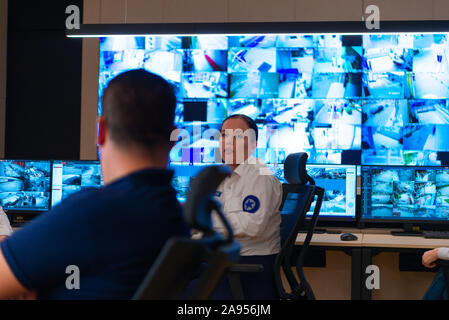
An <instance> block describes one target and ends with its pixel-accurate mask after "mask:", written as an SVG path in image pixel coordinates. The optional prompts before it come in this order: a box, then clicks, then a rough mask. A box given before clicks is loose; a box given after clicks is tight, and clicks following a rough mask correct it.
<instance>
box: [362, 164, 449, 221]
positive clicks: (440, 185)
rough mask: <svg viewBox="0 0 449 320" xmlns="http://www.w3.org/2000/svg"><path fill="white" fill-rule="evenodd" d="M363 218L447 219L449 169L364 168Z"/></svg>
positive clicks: (448, 213) (448, 217) (448, 212)
mask: <svg viewBox="0 0 449 320" xmlns="http://www.w3.org/2000/svg"><path fill="white" fill-rule="evenodd" d="M362 219H368V220H375V219H382V220H435V221H447V220H449V168H447V167H440V168H434V167H414V168H410V167H376V166H374V167H363V168H362Z"/></svg>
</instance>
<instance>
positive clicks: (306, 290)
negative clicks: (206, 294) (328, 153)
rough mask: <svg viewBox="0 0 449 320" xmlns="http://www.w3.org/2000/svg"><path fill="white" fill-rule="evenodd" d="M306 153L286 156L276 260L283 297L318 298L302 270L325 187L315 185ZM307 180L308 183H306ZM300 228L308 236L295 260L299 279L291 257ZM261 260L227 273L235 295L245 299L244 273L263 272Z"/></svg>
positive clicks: (279, 291) (242, 265)
mask: <svg viewBox="0 0 449 320" xmlns="http://www.w3.org/2000/svg"><path fill="white" fill-rule="evenodd" d="M307 158H308V155H307V153H303V152H302V153H294V154H291V155H289V156H288V157H287V159H286V160H285V163H284V176H285V179H286V180H287V182H288V183H284V184H283V185H282V189H283V199H282V204H281V208H280V209H281V212H282V213H283V214H282V215H281V217H282V220H281V251H280V252H279V254H278V255H277V257H276V260H275V263H274V277H275V284H276V288H277V291H278V294H279V297H280V298H281V299H291V300H299V299H310V300H312V299H315V296H314V294H313V291H312V288H311V287H310V285H309V283H308V282H307V280H306V277H305V275H304V271H303V269H302V268H303V264H304V257H305V255H306V253H307V249H308V247H309V244H310V240H311V239H312V236H313V232H314V230H315V226H316V223H317V221H318V215H319V213H320V209H321V203H322V201H323V196H324V189H323V188H320V187H317V186H315V182H314V181H313V179H312V178H311V177H310V176H309V175H308V174H307V170H306V163H307ZM307 183H309V184H308V185H307ZM315 196H317V197H318V199H317V202H316V205H315V209H314V213H313V216H312V218H307V217H306V214H307V212H308V211H309V210H310V206H311V204H312V203H313V201H314V199H315ZM300 230H307V235H306V239H305V241H304V244H303V245H302V247H301V250H300V253H299V256H298V259H297V261H296V265H295V267H296V270H297V272H298V276H299V279H300V283H298V281H297V280H296V277H295V275H294V274H293V272H292V271H291V267H292V266H291V260H292V257H293V248H294V246H295V241H296V237H297V235H298V232H299V231H300ZM281 267H282V269H283V270H284V273H285V275H286V278H287V281H288V283H289V285H290V288H291V290H292V293H290V294H289V293H287V292H286V290H285V289H284V286H283V284H282V281H281V273H280V272H281ZM262 271H263V266H262V265H260V264H236V265H232V266H231V267H230V268H229V270H228V272H227V277H228V281H229V285H230V287H231V292H232V296H233V298H234V299H244V295H243V288H242V285H241V280H240V276H241V275H243V274H245V273H253V272H262Z"/></svg>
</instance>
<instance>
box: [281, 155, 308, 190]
mask: <svg viewBox="0 0 449 320" xmlns="http://www.w3.org/2000/svg"><path fill="white" fill-rule="evenodd" d="M308 158H309V156H308V154H307V153H305V152H298V153H292V154H289V155H288V157H287V159H285V162H284V177H285V180H287V182H288V183H290V184H306V183H307V182H308V175H307V170H306V163H307V159H308Z"/></svg>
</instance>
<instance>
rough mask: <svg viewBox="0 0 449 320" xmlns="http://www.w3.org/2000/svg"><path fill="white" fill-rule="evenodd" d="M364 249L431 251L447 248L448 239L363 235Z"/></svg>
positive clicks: (448, 244)
mask: <svg viewBox="0 0 449 320" xmlns="http://www.w3.org/2000/svg"><path fill="white" fill-rule="evenodd" d="M363 246H364V247H381V248H413V249H415V248H418V249H433V248H438V247H449V239H426V238H424V237H405V236H392V235H391V234H364V235H363Z"/></svg>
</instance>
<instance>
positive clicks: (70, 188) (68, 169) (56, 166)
mask: <svg viewBox="0 0 449 320" xmlns="http://www.w3.org/2000/svg"><path fill="white" fill-rule="evenodd" d="M102 185H103V178H102V175H101V167H100V163H99V161H53V180H52V188H51V192H52V197H51V205H52V206H55V205H57V204H59V203H60V202H61V201H62V200H64V199H66V198H67V197H68V196H70V195H72V194H74V193H76V192H79V191H81V190H85V189H90V188H95V189H98V188H100V187H101V186H102Z"/></svg>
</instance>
